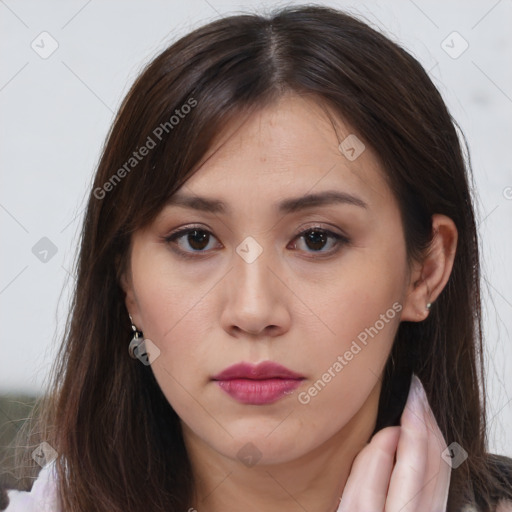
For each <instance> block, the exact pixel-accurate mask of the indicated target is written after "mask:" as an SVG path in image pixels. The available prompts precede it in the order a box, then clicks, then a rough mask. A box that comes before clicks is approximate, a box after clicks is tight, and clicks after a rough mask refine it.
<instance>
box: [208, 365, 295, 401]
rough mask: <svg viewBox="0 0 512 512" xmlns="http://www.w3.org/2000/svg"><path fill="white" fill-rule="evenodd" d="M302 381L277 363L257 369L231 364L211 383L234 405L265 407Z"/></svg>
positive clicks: (258, 366) (257, 367)
mask: <svg viewBox="0 0 512 512" xmlns="http://www.w3.org/2000/svg"><path fill="white" fill-rule="evenodd" d="M304 378H305V377H303V376H302V375H299V374H298V373H295V372H292V371H291V370H289V369H288V368H285V367H284V366H282V365H280V364H278V363H274V362H272V361H264V362H262V363H260V364H258V365H253V364H249V363H238V364H235V365H233V366H230V367H228V368H226V369H225V370H223V371H222V372H220V373H219V374H218V375H215V376H214V377H213V379H212V380H214V381H215V382H217V384H218V386H219V387H220V388H221V389H222V390H224V391H225V392H226V393H227V394H228V395H230V396H231V397H232V398H234V399H235V400H237V401H238V402H241V403H244V404H251V405H265V404H270V403H273V402H276V401H277V400H279V399H280V398H282V397H283V396H285V395H287V394H289V393H291V392H292V391H293V390H294V389H296V388H297V387H299V386H300V383H301V381H302V380H303V379H304Z"/></svg>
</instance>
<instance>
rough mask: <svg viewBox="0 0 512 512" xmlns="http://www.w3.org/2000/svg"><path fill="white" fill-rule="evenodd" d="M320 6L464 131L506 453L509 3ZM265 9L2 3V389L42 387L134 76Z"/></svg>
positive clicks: (192, 0) (496, 441)
mask: <svg viewBox="0 0 512 512" xmlns="http://www.w3.org/2000/svg"><path fill="white" fill-rule="evenodd" d="M289 3H296V2H289ZM318 3H323V4H326V5H331V6H334V7H341V8H345V9H348V10H349V11H350V12H353V13H356V14H358V13H359V14H360V15H362V16H364V17H365V18H366V20H367V21H370V22H371V23H372V24H374V25H375V26H377V27H380V28H381V29H382V30H383V31H384V32H386V33H387V34H388V35H390V36H391V37H392V38H393V39H394V40H396V41H398V42H400V43H401V44H403V45H404V46H405V47H406V48H407V49H408V50H409V51H411V52H412V53H413V54H414V55H415V56H416V57H417V58H418V59H419V60H420V61H421V62H422V64H423V65H424V67H425V68H426V69H427V70H429V73H430V75H431V77H432V79H433V80H434V82H435V83H436V85H437V86H438V87H439V89H440V91H441V93H442V94H443V96H444V98H445V100H446V101H447V103H448V106H449V108H450V110H451V112H452V114H453V116H454V117H455V119H456V120H457V121H458V122H459V124H460V125H461V127H462V129H463V131H464V133H465V135H466V136H467V139H468V141H469V146H470V150H471V155H472V162H473V166H474V172H475V182H476V188H477V192H478V195H479V202H478V218H479V232H480V235H481V240H482V261H483V268H484V282H483V284H484V297H483V299H484V319H485V334H486V339H487V341H486V355H487V361H488V365H487V372H488V377H489V379H488V382H489V399H490V401H489V405H488V410H489V418H490V427H491V428H490V441H491V442H490V445H491V449H492V450H493V451H496V452H499V453H503V454H507V455H509V456H512V434H511V432H512V428H511V425H512V346H511V345H512V336H511V331H512V329H511V327H512V321H511V318H512V292H511V289H512V270H511V265H510V263H511V257H510V254H511V249H512V241H511V234H512V229H511V224H512V172H511V162H510V145H511V143H512V122H511V119H512V116H511V114H512V99H511V98H512V66H510V63H511V56H512V48H511V46H512V34H511V32H510V26H512V23H511V22H512V4H511V3H510V2H507V1H501V0H500V1H490V2H484V1H474V0H473V1H462V0H459V1H441V0H436V1H428V2H427V1H426V0H415V1H413V0H410V1H406V0H402V1H395V2H387V3H386V2H372V1H363V2H352V3H350V2H345V1H338V2H318ZM274 5H275V4H274ZM280 5H283V4H280ZM272 6H273V2H252V1H247V2H241V3H237V2H234V1H221V0H187V1H186V2H172V1H141V0H139V1H133V0H132V1H126V0H123V1H121V0H116V1H105V0H104V1H99V0H92V1H86V0H85V1H82V2H75V1H41V0H33V1H21V0H18V1H15V0H5V1H3V2H0V38H1V43H2V46H1V47H2V66H1V69H0V111H1V118H0V127H1V136H0V141H1V142H0V151H1V154H0V157H1V163H2V172H1V188H0V222H1V227H2V237H1V241H2V243H1V244H0V251H1V259H0V261H1V262H2V264H1V267H0V308H1V309H0V312H1V313H0V315H1V316H0V340H1V341H0V343H1V348H2V351H1V354H2V357H1V358H0V392H2V393H3V392H8V391H27V392H38V391H41V390H42V386H43V385H44V383H45V379H46V377H47V374H48V370H49V367H50V364H51V361H52V360H53V358H54V355H55V352H56V350H57V341H58V338H59V336H60V335H61V333H62V329H63V325H64V320H65V314H66V312H67V307H68V304H69V282H70V281H71V282H72V280H73V277H72V276H70V274H69V271H70V269H71V268H72V263H73V258H74V254H75V249H76V244H77V233H78V230H79V227H80V223H81V220H82V210H83V207H84V197H85V194H86V190H87V189H88V187H89V186H90V182H91V177H92V174H93V173H94V170H95V165H96V164H97V160H98V157H99V152H100V149H101V146H102V144H103V141H104V139H105V136H106V134H107V130H108V129H109V126H110V123H111V121H112V119H113V113H114V112H115V110H116V108H117V107H118V105H119V103H120V100H121V99H122V97H123V96H124V94H125V93H126V92H127V90H128V87H129V86H130V85H131V83H132V81H133V80H134V78H135V77H136V75H137V73H138V71H139V70H140V69H141V67H142V66H143V65H144V64H145V63H146V62H147V61H148V60H149V59H150V58H151V57H153V56H155V55H156V54H157V53H158V52H159V51H160V50H162V49H163V48H164V47H165V46H166V45H167V44H168V43H169V42H171V41H173V40H175V39H176V38H178V37H179V36H181V35H183V34H185V33H186V32H188V31H190V30H191V29H192V28H195V27H197V26H199V25H201V24H203V23H204V22H207V21H210V20H212V19H214V18H217V17H219V15H223V14H227V13H233V12H235V11H252V12H254V11H261V10H262V9H267V8H269V7H272ZM454 31H455V32H457V33H458V34H459V35H460V36H459V35H457V34H455V35H454V34H453V32H454ZM42 32H47V33H48V34H49V35H46V34H45V35H41V33H42ZM443 41H444V43H443ZM57 44H58V48H57V49H56V50H55V51H54V52H53V53H52V54H51V55H48V54H49V53H51V50H52V49H53V47H52V45H54V46H56V45H57ZM466 45H467V46H468V47H467V49H465V47H466ZM464 49H465V51H463V50H464ZM459 54H460V55H459ZM43 57H46V58H43ZM455 57H456V58H455ZM44 237H46V239H48V240H46V239H44V240H42V241H41V239H42V238H44ZM34 247H35V249H34ZM45 250H47V251H48V252H47V253H44V251H45ZM52 251H53V252H54V251H56V253H55V254H53V253H52ZM41 258H43V259H44V258H46V260H47V261H41ZM66 280H67V281H68V287H67V288H66V287H65V288H63V287H64V285H65V282H66ZM61 292H62V293H61ZM127 343H128V340H127ZM2 421H3V419H0V423H1V422H2Z"/></svg>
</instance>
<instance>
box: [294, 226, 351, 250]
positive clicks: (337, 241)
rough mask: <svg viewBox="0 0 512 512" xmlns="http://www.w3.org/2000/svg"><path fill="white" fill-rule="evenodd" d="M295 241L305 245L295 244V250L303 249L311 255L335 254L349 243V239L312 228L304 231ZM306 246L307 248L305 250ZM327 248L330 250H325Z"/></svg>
mask: <svg viewBox="0 0 512 512" xmlns="http://www.w3.org/2000/svg"><path fill="white" fill-rule="evenodd" d="M295 240H299V241H300V240H303V242H304V243H303V244H300V243H294V245H293V246H294V248H296V249H297V248H298V249H302V250H305V251H306V252H309V253H311V252H313V253H315V252H318V253H321V254H329V253H332V252H335V251H336V250H337V249H338V248H339V247H340V246H341V245H343V244H346V243H348V242H349V240H348V238H346V237H344V236H342V235H339V234H337V233H333V232H332V231H329V230H326V229H320V228H311V229H308V230H306V231H302V233H299V235H298V236H297V237H296V238H295ZM300 246H302V247H300ZM304 246H305V248H303V247H304ZM326 246H327V247H328V249H327V250H323V249H324V248H325V247H326Z"/></svg>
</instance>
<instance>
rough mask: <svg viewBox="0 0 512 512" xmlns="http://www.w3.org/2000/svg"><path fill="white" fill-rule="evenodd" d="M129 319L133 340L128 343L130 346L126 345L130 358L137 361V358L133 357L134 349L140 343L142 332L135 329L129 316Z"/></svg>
mask: <svg viewBox="0 0 512 512" xmlns="http://www.w3.org/2000/svg"><path fill="white" fill-rule="evenodd" d="M128 316H129V317H130V322H131V323H132V330H133V338H132V339H131V341H130V344H129V345H128V353H129V354H130V357H131V358H133V359H137V356H136V355H135V349H137V347H138V346H139V345H140V344H141V343H142V341H143V338H142V332H141V331H139V330H138V329H137V327H135V325H134V324H133V320H132V317H131V315H128Z"/></svg>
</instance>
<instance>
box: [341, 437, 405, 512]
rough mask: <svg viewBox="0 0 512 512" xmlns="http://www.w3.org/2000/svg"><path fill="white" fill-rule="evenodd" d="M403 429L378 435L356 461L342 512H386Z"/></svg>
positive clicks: (345, 491)
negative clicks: (391, 478) (392, 473)
mask: <svg viewBox="0 0 512 512" xmlns="http://www.w3.org/2000/svg"><path fill="white" fill-rule="evenodd" d="M399 436H400V427H387V428H384V429H382V430H380V431H379V432H377V433H376V434H375V435H374V436H373V438H372V439H371V441H370V443H369V444H367V445H366V446H365V447H364V448H363V449H362V450H361V451H360V452H359V454H358V455H357V457H356V458H355V459H354V462H353V464H352V468H351V471H350V475H349V477H348V479H347V483H346V485H345V489H344V490H343V495H342V497H341V501H340V505H339V507H338V512H375V511H381V510H382V511H383V510H384V506H385V502H386V495H387V492H388V486H389V479H390V476H391V472H392V470H393V463H394V458H395V452H396V448H397V444H398V438H399Z"/></svg>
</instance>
